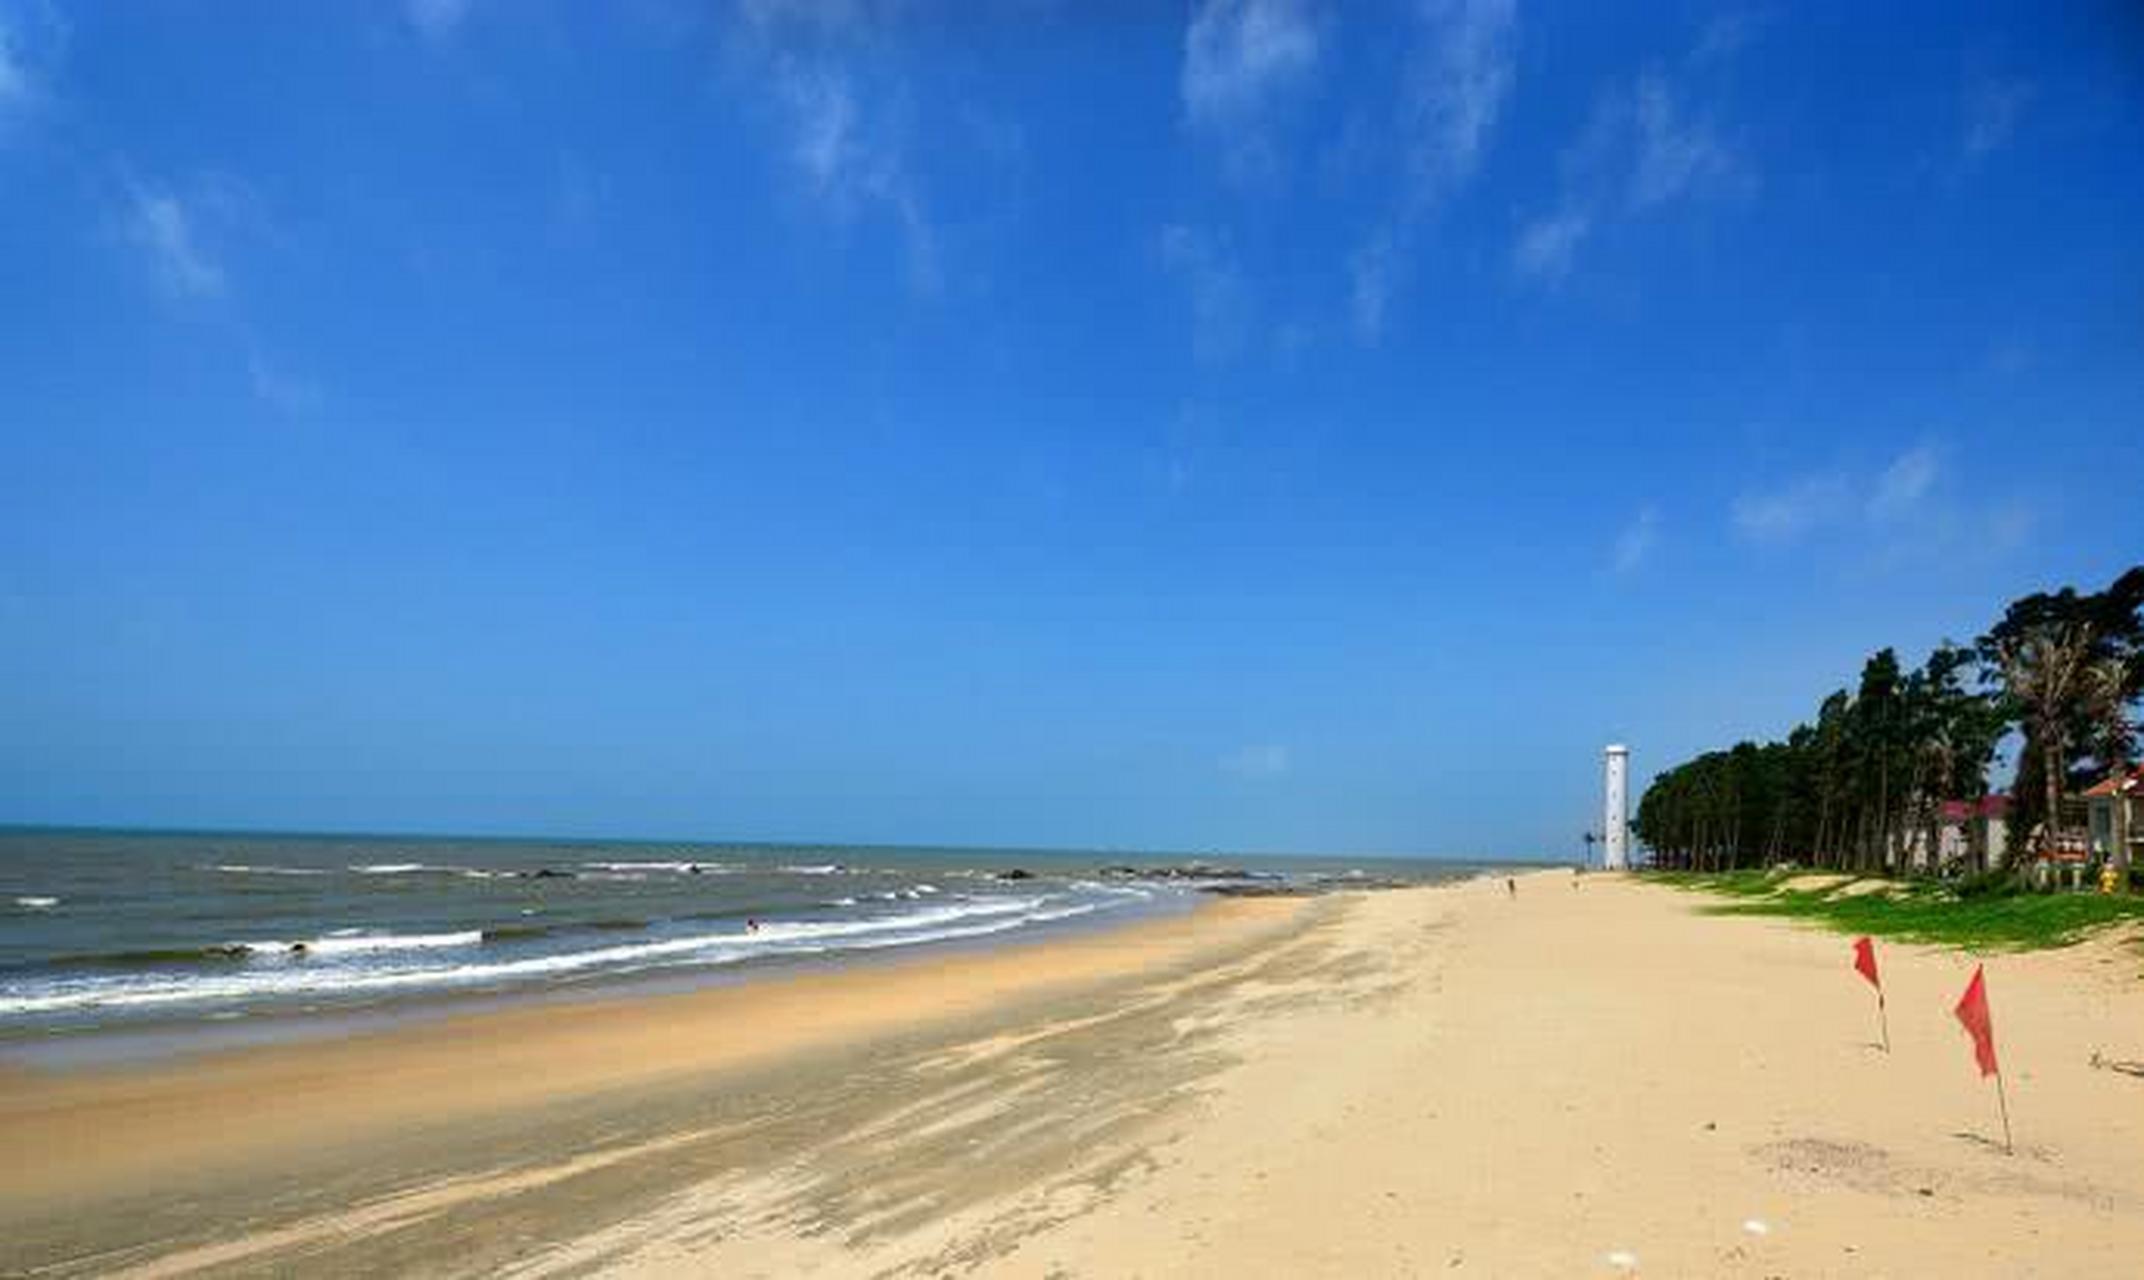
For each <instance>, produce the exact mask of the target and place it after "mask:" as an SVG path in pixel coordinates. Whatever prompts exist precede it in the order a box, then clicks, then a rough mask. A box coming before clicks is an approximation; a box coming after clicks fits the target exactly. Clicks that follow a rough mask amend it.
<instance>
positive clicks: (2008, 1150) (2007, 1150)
mask: <svg viewBox="0 0 2144 1280" xmlns="http://www.w3.org/2000/svg"><path fill="white" fill-rule="evenodd" d="M1995 1105H1996V1106H1998V1107H2000V1108H2002V1113H2003V1154H2004V1155H2006V1156H2014V1155H2016V1154H2017V1148H2016V1147H2013V1146H2012V1145H2010V1099H2009V1097H2008V1095H2007V1093H2006V1091H2005V1090H2004V1089H2003V1073H2002V1072H2001V1071H2000V1070H1998V1071H1997V1072H1996V1073H1995Z"/></svg>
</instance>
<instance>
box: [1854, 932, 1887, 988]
mask: <svg viewBox="0 0 2144 1280" xmlns="http://www.w3.org/2000/svg"><path fill="white" fill-rule="evenodd" d="M1854 972H1855V973H1858V974H1860V975H1861V976H1862V977H1864V978H1867V979H1868V980H1869V985H1870V986H1872V987H1874V988H1876V989H1877V990H1878V991H1881V990H1883V979H1882V978H1879V977H1877V976H1876V944H1875V943H1873V942H1871V941H1869V940H1868V939H1867V938H1856V939H1854Z"/></svg>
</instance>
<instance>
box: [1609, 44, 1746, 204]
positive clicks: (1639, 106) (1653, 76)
mask: <svg viewBox="0 0 2144 1280" xmlns="http://www.w3.org/2000/svg"><path fill="white" fill-rule="evenodd" d="M1630 112H1631V118H1632V126H1633V128H1634V130H1635V133H1636V148H1637V159H1636V163H1635V164H1634V165H1633V167H1632V170H1631V175H1630V204H1631V207H1632V208H1636V209H1644V208H1649V207H1651V206H1653V205H1656V204H1660V203H1662V202H1663V201H1667V200H1673V199H1675V198H1676V197H1678V196H1681V195H1683V194H1685V193H1687V192H1689V191H1692V190H1693V189H1699V188H1703V187H1707V186H1710V185H1712V184H1716V183H1719V182H1722V181H1724V180H1726V179H1728V178H1730V177H1732V176H1733V175H1734V173H1735V171H1736V161H1735V158H1734V156H1733V155H1732V154H1731V153H1730V152H1729V151H1728V149H1727V148H1726V146H1725V145H1724V144H1722V143H1721V141H1720V139H1719V137H1718V135H1717V134H1716V133H1715V132H1714V130H1713V128H1712V126H1711V125H1710V124H1708V123H1706V122H1705V121H1702V120H1692V119H1690V118H1688V117H1687V116H1686V115H1684V114H1683V113H1682V112H1680V111H1679V110H1678V109H1677V108H1676V105H1675V96H1674V91H1673V89H1672V88H1671V87H1670V86H1669V84H1668V82H1667V79H1666V78H1665V77H1664V76H1662V75H1660V74H1659V73H1658V72H1648V73H1646V74H1645V75H1642V76H1639V77H1638V82H1637V84H1636V86H1635V87H1634V88H1633V90H1632V96H1631V106H1630Z"/></svg>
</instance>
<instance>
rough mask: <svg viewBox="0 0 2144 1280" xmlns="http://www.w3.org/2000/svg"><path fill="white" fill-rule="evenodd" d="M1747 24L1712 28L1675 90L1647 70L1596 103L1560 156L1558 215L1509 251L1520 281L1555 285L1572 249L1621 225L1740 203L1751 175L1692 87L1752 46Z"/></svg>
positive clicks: (1536, 221) (1542, 220)
mask: <svg viewBox="0 0 2144 1280" xmlns="http://www.w3.org/2000/svg"><path fill="white" fill-rule="evenodd" d="M1751 29H1752V27H1751V24H1749V23H1747V22H1738V23H1731V24H1728V25H1725V26H1722V25H1720V24H1717V23H1716V24H1714V25H1713V26H1711V27H1708V28H1707V30H1706V32H1705V34H1704V35H1703V37H1702V38H1701V39H1700V40H1699V43H1698V45H1697V48H1696V49H1695V50H1694V51H1693V52H1692V53H1691V54H1690V56H1689V57H1688V58H1686V59H1685V60H1684V62H1683V64H1682V67H1683V71H1684V73H1685V74H1684V75H1683V77H1682V79H1681V80H1680V81H1678V79H1677V78H1676V77H1674V76H1671V75H1670V74H1669V73H1668V72H1667V71H1665V70H1662V69H1661V68H1659V67H1650V68H1647V69H1646V70H1644V71H1642V72H1640V73H1639V74H1638V75H1636V76H1634V77H1632V78H1631V79H1630V80H1629V81H1627V82H1621V83H1615V84H1611V85H1610V86H1609V87H1608V88H1607V89H1605V90H1604V91H1603V92H1602V93H1601V94H1600V95H1599V96H1598V97H1597V98H1596V99H1595V100H1594V104H1593V109H1592V111H1591V112H1590V113H1589V114H1588V115H1587V118H1586V122H1585V125H1584V126H1583V127H1582V128H1581V129H1580V131H1579V133H1578V137H1577V139H1576V140H1575V141H1573V142H1572V144H1571V145H1570V146H1569V147H1568V148H1566V149H1565V151H1564V153H1563V157H1562V166H1563V180H1562V186H1563V194H1562V197H1561V201H1560V204H1559V207H1558V209H1557V211H1556V212H1555V213H1552V214H1546V215H1543V216H1540V217H1536V218H1533V219H1530V220H1528V221H1527V222H1525V223H1524V224H1523V225H1522V226H1521V227H1520V228H1519V231H1518V234H1517V237H1516V238H1515V239H1514V241H1513V243H1512V250H1511V260H1512V267H1513V269H1514V271H1515V272H1516V273H1517V274H1518V275H1519V276H1521V277H1523V278H1526V279H1530V280H1535V281H1539V282H1544V283H1554V282H1555V281H1557V280H1560V279H1562V278H1563V277H1564V276H1565V275H1566V274H1568V273H1569V272H1570V270H1571V268H1572V267H1573V265H1574V264H1575V263H1576V260H1577V253H1578V249H1579V248H1580V247H1581V246H1582V244H1583V243H1584V242H1585V241H1586V240H1587V239H1588V238H1591V237H1593V236H1595V235H1596V234H1597V233H1601V232H1604V231H1606V230H1607V229H1608V228H1609V227H1610V226H1611V225H1612V224H1613V223H1614V221H1615V220H1616V219H1617V218H1619V217H1620V218H1636V217H1640V216H1644V215H1648V214H1657V213H1660V212H1662V211H1664V210H1665V209H1666V208H1668V207H1669V206H1671V205H1673V204H1675V203H1677V202H1679V201H1683V200H1692V199H1699V198H1704V197H1714V196H1731V195H1746V194H1748V193H1749V192H1752V191H1754V190H1755V189H1756V185H1757V177H1756V169H1755V168H1754V166H1753V165H1752V164H1751V163H1750V162H1749V160H1748V159H1747V157H1746V156H1744V155H1743V153H1742V152H1741V151H1740V150H1739V149H1737V148H1736V147H1735V146H1734V145H1733V144H1732V143H1731V142H1730V141H1729V140H1728V138H1727V137H1726V136H1725V135H1724V134H1723V133H1722V132H1721V129H1720V126H1719V124H1718V122H1717V119H1716V116H1715V115H1714V114H1712V113H1709V112H1706V111H1703V110H1693V109H1692V108H1691V107H1690V105H1689V99H1690V97H1691V96H1692V93H1691V88H1690V85H1691V84H1692V83H1696V82H1700V81H1703V80H1705V79H1706V78H1707V77H1706V76H1705V75H1703V74H1700V72H1699V71H1698V69H1699V68H1714V69H1716V68H1717V67H1718V66H1719V64H1721V63H1722V62H1724V61H1725V60H1726V59H1727V58H1729V57H1730V56H1731V55H1732V54H1733V52H1734V51H1735V50H1736V49H1738V48H1740V47H1741V45H1742V44H1743V43H1744V42H1745V41H1747V40H1748V39H1749V38H1750V31H1751Z"/></svg>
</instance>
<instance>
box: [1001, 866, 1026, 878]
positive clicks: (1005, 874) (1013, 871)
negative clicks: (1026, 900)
mask: <svg viewBox="0 0 2144 1280" xmlns="http://www.w3.org/2000/svg"><path fill="white" fill-rule="evenodd" d="M1034 878H1035V873H1034V872H1032V871H1029V870H1028V869H1027V868H1026V867H1012V868H1009V869H1008V870H1005V871H1000V872H998V879H1000V880H1032V879H1034Z"/></svg>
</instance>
